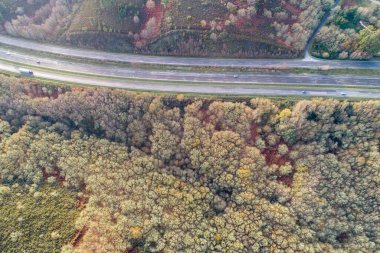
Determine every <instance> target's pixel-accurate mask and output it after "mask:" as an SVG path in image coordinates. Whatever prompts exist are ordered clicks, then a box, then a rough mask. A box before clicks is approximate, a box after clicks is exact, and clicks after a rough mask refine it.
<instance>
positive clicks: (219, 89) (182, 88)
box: [0, 62, 380, 98]
mask: <svg viewBox="0 0 380 253" xmlns="http://www.w3.org/2000/svg"><path fill="white" fill-rule="evenodd" d="M18 69H19V68H18V67H16V66H12V65H11V64H8V63H5V64H4V63H1V62H0V70H5V71H9V72H17V71H18ZM34 75H35V76H36V77H39V78H45V79H52V80H56V81H62V82H69V83H70V82H71V83H80V84H85V85H92V86H101V87H112V88H125V89H132V90H147V91H161V92H179V93H203V94H221V95H222V94H224V95H225V94H230V95H271V96H273V95H280V96H281V95H288V96H300V95H304V94H302V93H301V91H302V89H300V88H292V87H289V88H287V87H276V86H269V85H268V86H261V87H260V86H253V85H244V84H233V85H232V84H225V85H223V84H215V83H208V84H206V83H205V84H201V83H189V84H180V85H178V84H177V83H170V82H168V83H156V82H154V81H143V82H139V81H137V80H130V81H123V80H116V79H102V78H96V77H90V76H83V75H77V74H59V73H51V72H49V71H43V70H35V71H34ZM342 91H343V90H335V89H328V88H326V89H322V88H321V89H311V90H308V91H307V94H306V95H308V96H317V97H326V96H327V97H337V96H341V94H340V93H341V92H342ZM344 92H345V93H346V96H347V97H352V98H380V90H376V91H368V90H360V89H357V90H356V89H355V90H346V91H344Z"/></svg>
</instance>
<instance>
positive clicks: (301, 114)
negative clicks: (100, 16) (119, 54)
mask: <svg viewBox="0 0 380 253" xmlns="http://www.w3.org/2000/svg"><path fill="white" fill-rule="evenodd" d="M379 137H380V101H379V100H371V101H360V102H349V101H338V100H333V99H313V100H299V101H293V102H292V101H287V100H276V101H272V100H270V99H266V98H252V99H207V98H194V97H186V96H182V95H178V96H175V95H161V96H158V95H157V96H156V95H152V94H144V93H141V94H139V93H132V92H127V91H123V90H116V89H115V90H114V89H99V88H97V89H95V88H77V87H69V86H62V87H59V86H49V85H44V84H36V83H31V82H30V81H25V80H21V79H15V78H7V77H4V76H3V77H1V81H0V196H1V194H3V193H1V189H8V188H9V189H13V188H14V185H16V184H17V185H22V186H23V187H30V188H33V189H34V190H33V191H36V192H43V191H44V190H43V189H45V188H44V187H46V184H50V185H55V186H54V187H61V188H62V189H66V190H68V191H71V192H78V194H77V198H78V201H79V202H80V203H82V204H81V208H78V210H80V215H79V216H78V218H77V219H76V221H75V230H76V236H73V238H72V240H69V241H68V242H66V245H64V246H63V247H62V248H61V249H62V252H66V253H67V252H121V253H122V252H321V253H322V252H363V253H364V252H366V253H367V252H376V251H378V250H380V227H379V226H378V224H379V222H380V220H379V219H380V210H379V208H378V207H379V204H380V203H379V201H380V199H379V198H380V192H379V189H380V174H379V173H380V167H379V166H380V154H379V147H380V146H379ZM9 193H10V191H8V193H7V194H9ZM0 208H1V206H0ZM57 233H59V231H57ZM60 234H62V235H63V233H60ZM0 235H1V233H0ZM16 235H17V234H16ZM18 238H20V237H17V236H16V237H15V239H14V243H17V239H18ZM2 243H3V242H2V241H1V242H0V249H1V248H2V247H3V245H2ZM57 247H58V248H57V249H56V250H59V249H60V247H61V245H57ZM9 252H11V251H9Z"/></svg>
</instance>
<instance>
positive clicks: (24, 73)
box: [19, 69, 34, 76]
mask: <svg viewBox="0 0 380 253" xmlns="http://www.w3.org/2000/svg"><path fill="white" fill-rule="evenodd" d="M19 72H20V74H21V75H22V76H34V73H33V71H31V70H30V69H19Z"/></svg>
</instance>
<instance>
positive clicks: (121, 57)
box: [0, 35, 380, 69]
mask: <svg viewBox="0 0 380 253" xmlns="http://www.w3.org/2000/svg"><path fill="white" fill-rule="evenodd" d="M0 44H3V45H9V46H13V47H19V48H22V49H27V50H37V51H40V52H45V53H51V54H57V55H63V56H69V57H77V58H82V59H83V58H84V59H91V60H98V61H111V62H121V63H132V64H133V63H140V64H156V65H174V66H199V67H238V68H239V67H241V68H287V67H288V68H316V67H325V66H329V67H330V68H366V69H380V61H331V60H328V61H327V60H318V59H314V58H310V57H308V58H305V59H237V58H195V57H169V56H148V55H136V54H120V53H110V52H102V51H95V50H88V49H79V48H71V47H65V46H59V45H53V44H45V43H40V42H35V41H30V40H25V39H20V38H13V37H8V36H4V35H0Z"/></svg>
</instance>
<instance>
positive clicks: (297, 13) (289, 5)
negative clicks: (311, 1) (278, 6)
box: [285, 2, 302, 16]
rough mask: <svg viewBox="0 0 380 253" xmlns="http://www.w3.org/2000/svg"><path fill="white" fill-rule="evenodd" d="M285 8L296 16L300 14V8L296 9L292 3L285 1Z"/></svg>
mask: <svg viewBox="0 0 380 253" xmlns="http://www.w3.org/2000/svg"><path fill="white" fill-rule="evenodd" d="M285 9H287V10H288V11H289V12H291V13H292V15H296V16H299V15H300V14H301V12H302V11H301V10H300V9H298V8H297V7H295V6H294V5H292V4H290V3H288V2H286V3H285Z"/></svg>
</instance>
